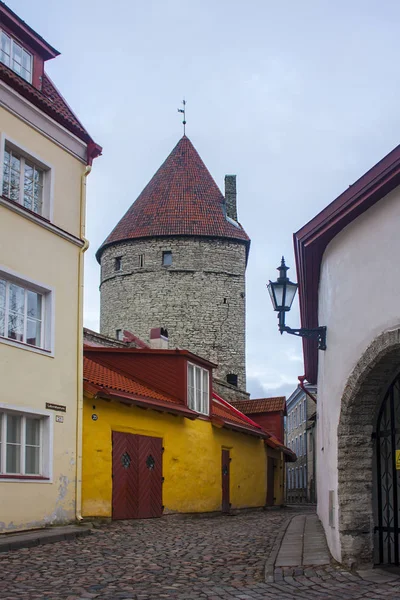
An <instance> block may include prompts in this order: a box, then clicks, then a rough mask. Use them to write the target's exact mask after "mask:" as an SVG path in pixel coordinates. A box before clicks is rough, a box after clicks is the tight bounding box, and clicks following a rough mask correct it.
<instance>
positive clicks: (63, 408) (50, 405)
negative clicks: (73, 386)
mask: <svg viewBox="0 0 400 600" xmlns="http://www.w3.org/2000/svg"><path fill="white" fill-rule="evenodd" d="M46 408H48V409H49V410H59V411H60V412H67V407H66V406H63V405H62V404H53V403H52V402H46Z"/></svg>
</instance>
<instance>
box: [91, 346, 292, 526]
mask: <svg viewBox="0 0 400 600" xmlns="http://www.w3.org/2000/svg"><path fill="white" fill-rule="evenodd" d="M84 355H85V356H84V410H83V415H84V416H83V473H82V515H83V516H84V517H107V518H110V517H111V518H113V519H127V518H146V517H159V516H161V515H162V514H167V513H170V512H189V513H191V512H193V513H194V512H209V511H221V510H222V511H223V512H229V511H230V510H231V509H240V508H250V507H253V508H254V507H263V506H265V505H267V504H271V505H273V504H275V505H280V504H282V503H283V472H284V470H283V461H284V453H286V454H287V455H288V456H290V455H291V453H290V451H289V450H287V449H286V448H284V447H283V446H282V444H280V443H279V442H278V440H277V439H276V438H274V437H273V436H271V435H270V434H268V433H267V432H266V431H264V430H263V429H262V427H261V426H259V425H257V424H256V423H255V422H253V421H252V420H251V419H249V418H248V417H246V416H245V415H244V414H243V413H241V412H239V411H238V410H236V409H235V408H233V407H232V406H231V405H230V404H229V403H228V402H226V401H225V400H223V399H222V398H220V397H219V396H218V395H216V394H215V393H213V392H212V387H211V386H212V369H213V368H214V367H215V365H213V364H212V363H210V362H208V361H206V360H204V359H202V358H200V357H198V356H196V355H194V354H192V353H190V352H188V351H185V350H167V349H154V348H140V349H133V348H115V347H114V348H110V347H108V348H107V347H98V346H96V345H95V346H92V347H90V346H85V352H84Z"/></svg>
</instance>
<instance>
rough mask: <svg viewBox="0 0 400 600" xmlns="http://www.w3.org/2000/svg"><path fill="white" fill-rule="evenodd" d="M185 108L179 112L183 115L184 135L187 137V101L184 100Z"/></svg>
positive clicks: (179, 109)
mask: <svg viewBox="0 0 400 600" xmlns="http://www.w3.org/2000/svg"><path fill="white" fill-rule="evenodd" d="M182 105H183V108H178V112H180V113H183V121H182V123H183V135H186V100H185V98H184V99H183V100H182Z"/></svg>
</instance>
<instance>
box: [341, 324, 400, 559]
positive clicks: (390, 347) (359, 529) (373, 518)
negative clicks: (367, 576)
mask: <svg viewBox="0 0 400 600" xmlns="http://www.w3.org/2000/svg"><path fill="white" fill-rule="evenodd" d="M399 368H400V329H395V330H391V331H386V332H384V333H382V334H381V335H379V336H378V337H377V338H376V339H375V340H374V341H373V342H372V343H371V344H370V346H369V347H368V348H367V349H366V350H365V352H364V353H363V354H362V355H361V357H360V359H359V361H358V363H357V365H356V366H355V368H354V369H353V371H352V372H351V374H350V376H349V378H348V380H347V383H346V386H345V388H344V391H343V394H342V398H341V406H340V419H339V425H338V430H337V467H338V490H337V501H338V534H339V539H340V552H341V561H342V563H343V564H346V565H348V566H354V565H357V564H362V563H368V564H372V563H377V562H382V563H384V560H382V561H380V560H379V551H377V550H376V548H377V547H378V546H377V541H376V539H377V535H378V532H377V530H375V527H376V526H377V525H376V524H377V523H378V516H377V515H378V513H377V511H378V501H377V500H378V495H377V487H378V486H377V468H376V467H377V462H376V440H375V438H374V434H375V433H376V428H377V423H378V415H379V414H380V408H381V405H382V401H383V400H384V398H385V397H386V393H387V392H388V393H389V395H390V388H391V384H392V383H393V382H394V380H395V379H396V377H397V373H399ZM398 418H400V416H399V417H398ZM397 441H400V440H399V438H397ZM398 449H400V445H399V447H398ZM399 473H400V471H399ZM399 517H400V516H399ZM399 520H400V518H399ZM383 558H384V559H385V557H383Z"/></svg>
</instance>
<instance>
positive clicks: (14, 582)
mask: <svg viewBox="0 0 400 600" xmlns="http://www.w3.org/2000/svg"><path fill="white" fill-rule="evenodd" d="M298 513H301V510H296V509H285V510H282V511H267V512H259V511H256V512H251V513H247V514H241V515H238V516H232V517H222V516H214V517H177V516H172V517H164V518H162V519H152V520H147V521H129V522H128V521H124V522H114V523H112V524H111V525H106V526H102V527H101V528H99V529H94V530H93V533H92V534H91V535H90V536H89V537H82V538H78V539H74V540H71V541H64V542H56V543H54V544H49V545H45V546H37V547H34V548H27V549H23V550H17V551H13V552H8V553H4V554H0V598H1V599H2V600H11V599H13V600H14V599H21V598H25V599H29V600H30V599H36V598H40V599H43V600H52V599H60V598H62V599H64V600H65V599H68V600H77V599H83V598H100V599H105V600H111V599H126V600H128V599H132V600H148V599H149V600H150V599H151V600H155V599H161V598H166V599H176V600H178V599H179V600H195V599H200V598H205V599H208V600H232V599H240V600H262V599H265V600H269V599H272V598H274V599H279V600H280V599H282V600H286V599H289V598H308V599H310V598H320V599H325V598H326V599H329V598H341V599H343V600H346V599H357V598H368V599H369V600H373V599H375V598H376V599H378V598H379V599H383V598H392V599H394V598H397V599H400V586H399V584H398V583H397V582H392V583H384V584H382V583H379V584H378V583H371V582H367V581H364V580H362V579H360V578H359V577H358V576H356V575H354V574H350V573H348V572H347V571H345V570H343V569H339V568H337V567H335V566H329V567H324V568H320V567H316V568H315V569H307V570H303V569H298V570H296V569H291V570H287V569H285V570H284V572H282V576H281V581H275V582H273V583H265V563H266V560H267V559H268V557H269V554H270V551H271V550H272V549H273V547H274V542H275V539H276V537H277V536H278V533H279V532H280V531H282V528H283V527H284V526H285V525H286V523H287V521H288V519H289V518H290V517H292V516H294V515H295V514H298ZM278 579H279V578H278Z"/></svg>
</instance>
